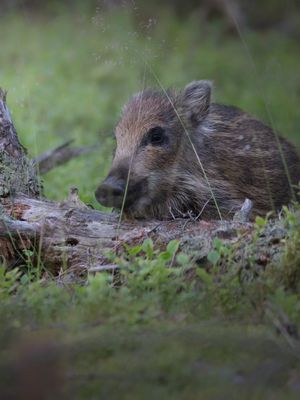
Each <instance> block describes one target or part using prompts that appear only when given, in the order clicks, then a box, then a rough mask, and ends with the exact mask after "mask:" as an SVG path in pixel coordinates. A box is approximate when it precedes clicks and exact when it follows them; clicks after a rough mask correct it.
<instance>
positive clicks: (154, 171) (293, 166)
mask: <svg viewBox="0 0 300 400" xmlns="http://www.w3.org/2000/svg"><path fill="white" fill-rule="evenodd" d="M210 95H211V84H210V82H207V81H198V82H192V83H191V84H189V85H188V86H186V88H185V89H184V90H183V91H181V92H180V93H175V92H170V93H169V94H168V96H169V98H168V96H166V95H165V94H164V93H161V92H159V91H154V90H146V91H144V92H140V93H138V94H137V95H135V96H134V97H133V98H132V99H131V100H130V101H129V103H128V104H127V105H126V106H125V108H124V110H123V115H122V117H121V119H120V121H119V123H118V125H117V127H116V132H115V133H116V138H117V149H116V153H115V157H114V160H113V165H112V168H111V171H110V173H109V177H117V179H118V180H122V182H123V181H124V180H126V179H127V175H128V173H129V172H130V177H129V181H128V188H127V192H126V193H127V198H126V200H125V213H126V214H127V215H128V216H131V217H136V218H158V219H163V218H170V217H171V216H183V215H186V214H187V213H188V214H189V215H190V214H191V213H192V214H193V215H195V216H198V215H200V214H201V217H202V218H216V217H218V212H217V206H218V208H219V211H220V212H221V215H222V216H223V217H224V218H227V217H230V216H231V215H232V214H234V212H235V211H236V210H237V209H239V208H240V207H241V205H242V203H243V202H244V200H245V198H249V199H251V200H252V201H253V203H254V213H253V214H254V215H265V214H266V213H267V212H268V211H270V210H279V209H280V207H282V205H284V204H288V203H289V202H290V201H291V200H293V199H295V196H296V195H295V193H296V192H297V190H296V189H295V188H293V187H291V185H290V182H291V183H292V185H297V184H298V182H299V181H300V159H299V156H298V154H297V152H296V150H295V148H294V147H293V146H292V144H290V143H289V142H288V141H287V140H285V139H283V138H280V139H279V140H280V146H278V143H277V141H276V137H275V133H274V132H273V131H272V129H271V128H269V127H268V126H266V125H265V124H264V123H263V122H261V121H259V120H257V119H256V118H254V117H253V116H251V115H249V114H247V113H245V112H243V111H242V110H240V109H238V108H235V107H229V106H224V105H220V104H214V103H210ZM170 99H171V101H170ZM174 107H175V109H176V111H175V110H174ZM155 127H160V128H161V129H163V131H164V140H165V143H164V144H163V145H159V146H158V145H153V144H151V143H149V141H148V139H147V138H149V132H150V131H151V129H153V128H155ZM188 135H189V137H188ZM191 142H192V143H193V146H194V148H193V146H192V145H191ZM280 147H281V149H280ZM195 149H196V152H197V155H198V157H197V156H196V154H195V152H194V150H195ZM282 156H283V157H282ZM199 159H200V161H201V163H202V165H203V168H204V170H205V173H206V176H207V179H206V177H205V175H204V173H203V169H202V168H201V166H200V164H199ZM285 167H287V169H288V174H289V179H288V176H287V171H286V168H285ZM207 180H208V182H209V184H208V182H207ZM289 180H290V182H289ZM102 189H103V188H101V186H100V188H99V189H98V190H97V192H96V197H97V198H98V200H99V201H100V202H101V201H102V200H101V199H103V193H102V192H103V190H102ZM212 194H213V195H212ZM106 195H107V194H106ZM106 203H107V204H106V205H111V206H116V207H119V208H120V207H121V205H120V204H119V203H120V200H118V201H116V198H115V197H114V195H113V191H112V195H111V198H110V203H111V204H110V203H109V201H106ZM215 203H217V206H216V204H215Z"/></svg>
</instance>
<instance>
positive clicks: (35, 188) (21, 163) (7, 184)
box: [0, 88, 41, 198]
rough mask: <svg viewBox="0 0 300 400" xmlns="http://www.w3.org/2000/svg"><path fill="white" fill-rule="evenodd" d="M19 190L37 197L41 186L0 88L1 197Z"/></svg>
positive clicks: (4, 93)
mask: <svg viewBox="0 0 300 400" xmlns="http://www.w3.org/2000/svg"><path fill="white" fill-rule="evenodd" d="M17 192H20V193H26V194H28V195H29V196H32V197H36V196H39V195H40V193H41V186H40V183H39V179H38V177H37V174H36V169H35V165H34V163H33V162H32V161H31V160H29V159H28V158H27V156H26V151H25V149H24V147H23V146H22V145H21V144H20V142H19V139H18V136H17V132H16V130H15V127H14V125H13V122H12V119H11V116H10V112H9V109H8V107H7V105H6V92H5V91H3V90H2V89H1V88H0V198H1V197H5V196H8V195H13V194H15V193H17Z"/></svg>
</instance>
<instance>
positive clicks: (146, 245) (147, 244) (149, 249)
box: [142, 239, 154, 258]
mask: <svg viewBox="0 0 300 400" xmlns="http://www.w3.org/2000/svg"><path fill="white" fill-rule="evenodd" d="M142 249H143V250H144V252H145V253H146V255H147V257H148V258H152V257H153V254H154V251H153V241H152V239H146V240H144V242H143V244H142Z"/></svg>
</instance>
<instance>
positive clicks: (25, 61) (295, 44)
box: [0, 0, 300, 208]
mask: <svg viewBox="0 0 300 400" xmlns="http://www.w3.org/2000/svg"><path fill="white" fill-rule="evenodd" d="M0 7H1V8H0V35H1V51H0V86H2V87H4V88H5V89H7V90H8V93H9V95H8V104H9V107H10V109H11V111H12V115H13V119H14V122H15V124H16V127H17V130H18V133H19V136H20V138H21V141H22V143H23V144H24V145H25V146H26V147H27V148H28V151H29V154H30V156H36V155H38V154H40V153H42V152H43V151H45V150H48V149H51V148H53V147H55V146H58V145H60V144H61V143H63V142H64V141H66V140H68V139H72V138H73V139H75V143H76V144H77V145H83V144H84V145H95V151H94V152H93V153H91V154H89V155H88V156H82V157H80V158H78V159H75V160H73V161H71V162H70V163H68V164H67V165H64V166H62V167H60V168H57V169H55V170H53V171H52V172H50V173H48V174H47V175H46V176H45V177H44V183H45V194H46V195H47V196H48V197H50V198H53V199H62V198H63V197H64V196H66V194H67V192H68V188H69V187H70V186H72V185H75V186H77V187H78V188H79V190H80V194H81V197H82V198H83V200H85V201H88V202H90V203H93V204H94V205H96V202H95V200H94V195H93V193H94V190H95V188H96V186H97V185H98V183H99V182H100V180H101V179H102V178H103V177H104V176H105V174H106V173H107V171H108V169H109V165H110V161H111V153H112V149H113V146H114V141H113V129H114V125H115V123H116V121H117V120H118V117H119V115H120V110H121V108H122V106H123V104H124V103H125V102H126V100H127V99H128V98H129V97H130V96H131V95H132V94H133V93H134V92H136V91H138V90H140V89H141V88H142V87H143V85H144V84H145V85H146V86H155V85H157V82H156V79H155V78H154V76H153V73H155V74H156V75H157V76H158V78H159V80H160V82H161V84H162V85H163V86H165V87H169V86H172V87H177V88H179V87H181V86H182V85H185V84H186V83H188V82H189V81H191V80H194V79H211V80H213V81H214V84H215V92H214V100H215V101H218V102H222V103H227V104H233V105H237V106H239V107H241V108H243V109H245V110H247V111H249V112H251V113H253V114H255V115H256V116H258V117H260V118H262V119H263V120H264V121H266V122H267V123H268V124H271V125H272V126H273V127H274V128H275V129H276V130H278V131H279V132H281V133H282V134H283V135H285V136H287V137H289V138H290V139H291V140H292V141H293V142H294V143H296V144H297V145H298V146H300V135H299V126H300V114H299V99H300V75H299V65H300V54H299V38H300V28H299V25H300V24H299V22H300V19H299V13H298V11H299V6H297V2H296V1H295V2H294V1H286V2H282V1H277V0H266V1H258V0H255V1H246V0H244V1H234V0H229V1H227V0H211V1H209V0H203V1H193V0H188V1H185V2H181V1H179V0H178V1H175V2H174V1H172V2H171V1H154V2H146V1H127V2H124V1H118V0H114V1H112V0H111V1H109V0H107V1H95V0H91V1H85V2H80V1H77V2H76V1H50V0H48V1H45V2H39V1H37V0H14V1H8V0H4V1H2V2H1V6H0ZM96 207H98V208H101V207H100V206H99V205H98V204H97V205H96Z"/></svg>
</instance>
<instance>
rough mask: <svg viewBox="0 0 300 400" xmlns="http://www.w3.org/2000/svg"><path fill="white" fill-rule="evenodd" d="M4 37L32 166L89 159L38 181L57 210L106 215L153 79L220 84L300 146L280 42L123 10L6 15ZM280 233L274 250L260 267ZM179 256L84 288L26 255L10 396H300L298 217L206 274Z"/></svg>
mask: <svg viewBox="0 0 300 400" xmlns="http://www.w3.org/2000/svg"><path fill="white" fill-rule="evenodd" d="M0 33H1V37H2V38H5V40H3V41H2V43H1V49H0V86H1V87H3V88H5V89H7V90H8V105H9V107H10V110H11V111H12V117H13V120H14V123H15V125H16V128H17V130H18V134H19V137H20V140H21V142H22V143H23V145H24V146H25V147H26V148H27V149H28V152H29V155H30V156H31V157H35V156H36V155H38V154H40V153H42V152H43V151H45V150H48V149H51V148H54V147H56V146H58V145H60V144H61V143H63V142H64V141H66V140H68V139H75V141H76V144H77V145H92V146H94V147H95V150H94V151H93V152H92V153H90V154H89V155H88V156H85V155H83V156H81V157H79V158H76V159H74V160H72V161H71V162H69V163H68V164H66V165H63V166H61V167H59V168H56V169H54V170H53V171H51V172H50V173H48V174H47V175H45V176H44V177H43V180H44V188H45V194H46V196H47V197H49V198H50V199H54V200H62V199H64V198H65V197H66V196H67V193H68V189H69V187H70V186H76V187H78V188H79V191H80V196H81V199H82V200H83V201H85V202H87V203H90V204H92V205H93V206H94V207H95V208H97V209H100V210H101V209H102V208H101V206H100V205H99V204H97V203H96V201H95V199H94V194H93V193H94V191H95V188H96V187H97V185H98V184H99V182H100V181H101V179H102V178H103V177H105V175H106V173H107V171H108V169H109V166H110V162H111V157H110V154H112V150H113V147H114V139H113V134H112V132H113V129H114V124H115V122H116V121H117V119H118V116H119V114H120V110H121V107H122V105H123V104H124V102H126V100H127V99H128V98H129V97H130V96H131V95H132V94H133V93H134V92H136V91H138V90H140V89H141V88H142V87H143V86H145V85H146V86H157V81H156V79H155V77H154V75H153V71H155V74H156V75H157V76H158V77H159V80H160V82H161V83H162V84H163V86H165V87H169V86H173V87H178V88H179V87H181V86H183V85H185V84H186V83H188V82H189V81H192V80H194V79H212V80H213V81H214V84H215V94H214V100H215V101H217V102H222V103H226V104H233V105H237V106H239V107H241V108H243V109H244V110H247V111H249V112H251V113H252V114H255V115H256V116H258V117H260V118H262V119H263V120H265V121H266V122H267V123H268V124H271V125H272V126H273V127H274V128H275V129H276V130H278V131H280V132H282V133H283V134H284V135H285V136H286V137H288V138H289V139H290V140H291V141H292V142H294V143H295V144H296V145H297V146H298V147H300V136H299V132H298V130H299V126H300V114H299V100H300V75H299V65H300V54H299V51H298V50H299V45H298V43H296V42H295V41H294V40H292V39H289V38H287V37H285V36H283V35H280V34H278V33H276V32H271V31H270V32H264V33H253V32H248V33H245V34H244V35H243V37H242V38H240V37H236V36H233V35H228V34H225V33H224V29H223V27H222V25H220V24H214V25H212V26H208V25H207V24H199V21H198V20H196V19H193V18H190V20H188V21H179V20H178V19H176V18H175V17H174V16H173V17H170V15H169V16H167V14H166V15H164V13H163V12H162V14H161V15H160V17H159V18H157V20H155V19H151V20H149V21H147V23H145V24H143V25H140V24H138V25H137V23H136V21H135V20H134V19H133V18H132V16H131V15H130V13H128V14H126V13H125V12H124V10H123V11H122V13H120V12H117V11H115V12H112V13H107V14H105V15H103V14H100V13H97V14H95V15H93V16H90V15H86V14H76V13H74V14H71V15H70V14H66V13H61V14H60V15H59V16H57V15H56V16H47V17H45V16H43V15H33V14H28V15H25V14H23V15H21V14H14V15H6V16H5V17H1V20H0ZM270 229H271V230H272V232H276V235H275V236H276V238H275V239H276V241H277V244H279V248H280V251H279V253H278V254H277V255H276V257H274V259H272V260H271V262H269V260H266V262H265V260H261V263H260V264H259V263H257V260H256V259H255V255H256V251H257V248H258V246H261V244H262V243H264V245H266V246H267V247H268V246H269V247H271V245H272V243H270V244H268V243H265V237H266V232H268V231H269V230H270ZM178 246H179V243H178V242H171V243H170V244H169V246H168V247H167V248H166V249H163V250H162V249H157V248H156V247H155V245H153V242H152V241H150V240H148V241H145V242H144V243H143V244H141V246H137V247H134V248H129V249H127V252H125V253H124V255H123V256H121V257H116V256H115V257H113V256H112V257H113V259H112V261H113V262H114V263H116V264H118V265H119V266H120V272H119V275H118V276H117V277H116V276H113V275H111V274H106V273H102V274H96V275H95V276H93V275H91V276H89V277H88V279H87V281H86V283H84V284H67V283H65V282H64V283H63V284H62V283H61V284H59V283H58V281H57V279H54V278H53V279H51V277H50V278H49V274H48V273H47V271H45V268H44V266H43V265H42V264H41V263H40V262H37V263H36V264H31V262H30V261H29V260H30V259H31V257H30V256H31V255H30V254H28V253H26V252H24V254H22V255H21V257H22V259H23V261H24V263H23V264H24V265H22V266H21V267H18V268H12V269H10V270H9V271H7V268H6V266H5V264H3V265H2V266H1V265H0V301H1V303H0V328H1V329H0V397H1V399H2V398H3V399H4V398H5V399H6V398H8V399H15V398H43V397H42V396H43V393H45V392H47V393H49V394H50V398H54V397H55V396H56V397H57V398H59V396H62V398H72V399H98V398H110V399H148V398H149V399H153V398H159V399H164V398H166V399H167V398H171V397H172V398H174V399H223V398H226V399H227V398H230V399H235V398H236V399H298V398H299V396H300V343H299V334H298V331H299V328H300V222H299V209H298V210H297V206H296V210H294V211H289V210H288V209H285V210H284V212H283V213H282V215H281V217H280V219H277V220H276V222H272V221H269V220H268V219H262V218H258V219H257V220H256V223H255V226H254V230H253V234H252V236H251V239H250V240H248V241H247V242H245V246H247V252H246V257H245V258H243V259H240V258H239V257H237V254H238V253H237V252H236V249H235V248H234V247H230V248H229V247H227V246H226V245H224V244H223V243H222V240H221V239H220V240H216V241H215V249H214V250H213V251H212V252H211V253H210V254H209V257H208V263H207V262H205V263H203V264H202V262H201V260H199V259H197V257H195V254H193V253H192V252H191V253H186V254H183V253H181V254H180V255H177V256H176V254H177V253H176V252H177V248H178ZM174 259H176V267H175V268H170V265H171V264H172V265H173V264H174ZM45 376H47V379H46V378H45ZM21 392H22V393H23V397H21V395H20V393H21ZM1 393H2V394H1ZM24 393H25V394H26V395H27V397H26V396H25V397H24ZM36 393H37V394H38V395H37V396H38V397H33V396H34V394H35V395H36Z"/></svg>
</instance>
